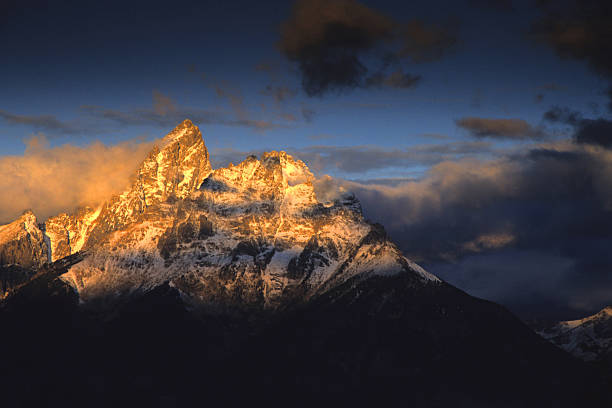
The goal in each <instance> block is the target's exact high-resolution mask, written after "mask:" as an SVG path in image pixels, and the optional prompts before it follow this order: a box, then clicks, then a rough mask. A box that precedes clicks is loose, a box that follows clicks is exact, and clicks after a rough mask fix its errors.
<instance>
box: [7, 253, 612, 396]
mask: <svg viewBox="0 0 612 408" xmlns="http://www.w3.org/2000/svg"><path fill="white" fill-rule="evenodd" d="M77 256H78V255H77ZM71 261H72V260H71V259H68V260H64V261H63V264H62V265H55V270H54V269H53V268H49V269H45V270H44V271H43V272H41V273H39V275H38V276H37V278H35V279H34V280H32V281H31V282H30V283H28V284H27V285H24V286H22V287H21V288H20V289H19V290H18V291H17V292H16V293H15V294H14V295H13V296H11V297H9V298H8V299H6V300H5V302H4V303H3V305H2V308H1V309H0V325H1V327H2V333H3V334H2V350H3V353H2V371H1V372H2V374H1V375H2V379H1V381H2V382H1V383H2V389H3V395H2V399H3V401H4V402H6V403H7V404H8V405H6V406H11V407H12V406H62V407H70V406H88V407H89V406H92V407H108V406H209V405H213V406H215V405H218V404H224V405H238V404H249V405H252V404H259V403H260V402H262V403H265V404H268V405H274V406H276V405H289V406H295V405H310V404H318V405H323V406H326V405H330V404H332V403H336V404H340V405H342V406H345V405H349V404H350V405H358V406H366V405H370V404H373V403H377V404H378V403H394V404H399V405H400V406H418V407H420V406H427V407H429V406H431V407H446V406H454V407H461V406H465V407H479V406H482V407H498V406H499V407H515V406H516V407H524V406H534V407H536V406H537V407H545V406H550V407H553V406H554V407H559V406H568V407H569V406H583V407H596V406H602V407H603V406H609V405H608V401H606V400H605V398H604V393H603V391H604V389H603V386H604V384H601V382H600V381H599V380H598V379H597V377H596V375H595V374H594V373H593V372H592V371H590V370H589V369H588V368H587V367H586V366H585V365H584V364H583V363H581V362H579V361H578V360H576V359H573V358H572V357H570V356H569V355H568V354H566V353H565V352H563V351H562V350H559V349H557V348H555V347H554V346H552V345H550V344H549V343H548V342H546V341H545V340H543V339H541V338H540V337H539V336H537V335H536V334H534V333H533V332H532V331H531V330H529V329H528V328H527V327H526V326H524V325H523V324H522V323H521V322H519V321H518V320H517V319H516V318H515V317H514V316H512V315H511V314H510V313H509V312H507V311H506V310H505V309H503V308H502V307H500V306H498V305H495V304H493V303H490V302H486V301H483V300H479V299H475V298H473V297H470V296H468V295H466V294H465V293H463V292H461V291H459V290H457V289H455V288H453V287H451V286H449V285H446V284H443V285H440V286H438V287H430V289H425V290H423V288H421V287H419V286H415V284H414V283H415V282H414V280H413V279H411V278H410V276H409V275H398V276H394V277H374V278H371V279H369V280H367V281H362V282H360V283H357V282H351V281H349V282H346V283H345V284H343V285H341V286H339V287H337V288H335V289H334V290H332V291H330V292H328V293H326V294H325V295H323V296H320V297H318V298H317V299H315V300H313V301H312V302H310V303H308V304H304V305H301V306H299V307H296V308H293V309H291V310H286V311H284V312H282V313H270V314H266V313H264V312H261V313H258V314H254V315H252V316H251V318H250V319H245V318H238V317H235V316H234V317H230V316H228V315H225V314H214V315H211V314H200V315H198V316H197V317H196V315H194V313H191V312H188V311H186V310H185V307H184V303H183V302H182V300H181V299H180V296H179V294H178V292H177V291H176V290H175V289H173V288H171V287H169V286H168V285H162V286H160V287H158V288H156V289H155V290H153V291H151V292H148V293H146V294H144V295H142V296H140V297H134V298H132V299H130V300H129V302H128V303H125V304H123V305H122V306H121V307H118V309H117V313H116V314H115V315H114V316H107V315H105V316H99V315H95V313H93V312H91V311H89V312H88V311H86V310H85V309H83V308H80V307H79V305H78V299H77V297H76V295H75V293H74V292H73V291H72V289H71V288H70V287H68V286H67V285H65V284H64V283H63V282H62V281H61V280H59V279H56V278H55V276H57V275H58V270H59V271H62V272H63V271H64V270H65V269H66V264H68V263H70V262H71ZM60 262H62V261H60Z"/></svg>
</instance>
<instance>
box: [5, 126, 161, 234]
mask: <svg viewBox="0 0 612 408" xmlns="http://www.w3.org/2000/svg"><path fill="white" fill-rule="evenodd" d="M152 146H153V143H152V142H146V141H142V140H131V141H127V142H123V143H120V144H118V145H115V146H106V145H104V144H102V143H100V142H95V143H92V144H90V145H88V146H85V147H79V146H74V145H70V144H66V145H62V146H58V147H50V146H49V144H48V142H47V139H46V137H45V136H44V135H42V134H38V135H34V136H32V137H31V138H30V139H29V140H27V142H26V150H25V153H24V155H23V156H3V157H0V174H2V177H0V191H2V194H3V196H4V199H3V200H0V223H2V224H4V223H8V222H11V221H12V220H13V219H15V218H17V217H18V216H19V214H21V213H22V212H23V210H24V209H27V208H30V209H32V210H33V211H34V213H35V214H36V215H37V217H38V219H39V221H43V220H45V219H46V218H48V217H50V216H53V215H56V214H58V213H61V212H65V211H70V210H72V209H74V208H75V207H77V206H82V205H90V206H93V205H96V204H99V203H101V202H103V201H105V200H106V199H108V198H110V196H111V195H112V194H114V193H118V192H121V191H122V190H123V189H124V188H126V187H127V186H129V183H130V180H129V177H130V175H131V174H132V173H133V172H134V171H135V170H136V168H137V167H138V165H139V164H140V162H141V161H142V160H143V159H144V158H145V155H146V153H147V152H148V151H149V150H150V149H151V148H152Z"/></svg>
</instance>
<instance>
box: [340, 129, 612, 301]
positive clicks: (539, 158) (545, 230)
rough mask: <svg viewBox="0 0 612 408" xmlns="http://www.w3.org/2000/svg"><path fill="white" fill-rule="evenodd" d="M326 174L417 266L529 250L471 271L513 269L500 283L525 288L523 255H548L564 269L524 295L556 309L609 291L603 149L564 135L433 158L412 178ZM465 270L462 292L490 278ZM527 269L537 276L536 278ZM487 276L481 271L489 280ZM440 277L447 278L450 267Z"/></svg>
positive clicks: (610, 173)
mask: <svg viewBox="0 0 612 408" xmlns="http://www.w3.org/2000/svg"><path fill="white" fill-rule="evenodd" d="M333 180H334V181H335V182H336V183H338V185H341V186H343V187H344V188H345V189H347V190H350V191H353V192H354V193H355V194H356V196H357V197H358V198H359V200H360V201H361V203H362V206H363V208H364V212H365V215H366V216H367V217H368V218H369V219H371V220H373V221H376V222H380V223H382V224H383V225H385V227H386V228H387V230H388V232H389V234H390V235H391V237H392V238H393V239H394V240H395V241H396V242H397V243H398V245H399V246H400V248H401V249H402V250H403V251H404V253H405V254H406V255H408V256H410V257H412V258H414V259H416V260H418V261H420V262H423V263H424V264H426V265H440V264H443V263H448V262H452V263H455V264H456V265H459V266H457V269H458V270H459V269H461V268H463V269H465V270H467V269H470V270H473V269H474V268H475V266H474V265H471V266H470V265H467V264H466V265H463V266H461V265H462V263H463V262H467V261H464V260H467V259H475V258H473V257H480V256H483V257H491V258H490V259H505V258H504V257H505V256H506V255H504V256H502V255H495V254H509V253H511V252H512V251H515V252H516V251H518V252H520V253H529V254H531V255H530V256H529V257H527V256H526V257H523V258H521V259H522V260H517V261H516V263H515V264H513V266H512V268H511V267H510V266H504V265H505V264H497V263H493V262H490V263H488V264H486V268H488V270H487V269H486V268H485V264H482V265H481V266H480V267H479V268H480V269H478V271H479V272H478V274H479V275H478V276H480V275H482V274H485V273H490V274H494V275H496V274H497V273H498V272H496V271H498V270H504V271H506V273H511V274H514V275H513V276H511V277H508V278H507V279H506V280H502V282H509V281H510V280H512V281H513V282H514V283H513V285H514V284H516V285H523V286H526V287H529V285H530V282H531V281H530V279H531V278H532V276H530V274H529V273H527V271H534V270H535V269H537V268H536V267H535V266H533V265H531V266H529V267H528V268H526V267H525V264H524V262H523V261H525V260H526V259H527V258H529V259H532V260H533V259H548V258H555V259H562V260H563V264H564V265H565V266H566V268H565V269H564V270H563V272H562V274H561V272H559V273H560V274H561V275H562V276H561V275H560V276H558V277H555V278H554V279H553V276H552V275H550V276H551V278H550V279H551V280H550V281H549V282H544V281H542V282H540V283H541V285H542V286H541V288H540V289H541V290H540V289H538V291H537V293H538V294H537V295H536V294H535V293H533V294H532V295H533V296H536V297H535V298H534V297H533V296H532V297H531V298H530V299H531V300H532V301H533V300H534V299H537V296H539V295H542V296H543V298H546V299H548V300H550V299H552V298H555V299H556V300H555V302H562V303H563V304H564V305H565V306H566V307H578V306H577V305H579V304H581V305H582V306H581V307H586V306H585V305H588V307H592V308H597V307H600V306H602V302H603V300H602V298H597V299H596V298H593V299H590V298H589V296H588V293H589V290H600V289H606V288H607V290H608V293H609V292H612V255H611V254H610V251H609V248H610V246H611V245H612V152H610V151H609V150H607V149H603V148H601V147H599V146H595V145H587V144H576V143H573V142H571V141H567V140H566V141H558V142H555V143H545V144H538V145H530V146H528V147H524V148H523V149H521V150H518V151H517V150H512V151H508V152H507V153H506V154H502V155H498V156H497V157H496V158H493V159H489V160H482V159H480V160H476V159H473V158H463V159H459V160H449V161H443V162H439V163H437V164H435V165H433V166H432V167H431V168H430V170H429V171H428V172H427V173H426V174H425V175H424V176H423V177H420V178H419V179H416V180H414V179H412V180H411V179H408V180H404V181H403V182H397V181H396V182H394V183H387V182H381V183H375V182H372V181H371V182H369V183H363V182H356V181H346V180H340V179H333ZM495 256H497V258H495ZM508 257H510V258H511V256H508ZM471 262H473V261H471ZM560 262H561V261H560ZM549 267H550V264H545V263H542V264H540V266H539V268H549ZM466 268H467V269H466ZM500 268H501V269H500ZM513 268H515V269H513ZM521 268H522V269H521ZM471 273H472V272H470V274H471ZM474 273H475V272H474ZM552 273H554V271H553V272H552ZM470 274H468V275H467V276H464V278H465V279H466V280H465V281H464V282H459V283H461V285H463V286H460V287H462V288H464V289H466V290H472V289H473V288H474V287H477V285H478V284H479V282H483V281H487V282H488V281H490V280H489V279H488V278H483V277H481V278H478V279H477V277H476V276H472V275H470ZM537 274H538V275H537V276H538V279H544V275H545V274H543V273H541V272H537ZM494 275H489V276H491V281H492V280H494V279H495V278H494ZM446 276H447V277H448V278H449V279H451V278H452V270H449V271H448V275H446ZM457 278H458V276H457ZM450 281H451V282H455V281H454V280H452V279H451V280H450ZM455 283H456V282H455ZM540 283H538V284H540ZM491 287H492V288H493V287H496V288H498V289H499V290H500V293H489V294H488V295H490V296H496V297H495V298H494V300H497V301H502V300H504V301H506V300H507V299H510V298H512V299H514V300H516V301H518V298H519V297H520V296H521V293H520V292H517V291H516V287H515V286H514V287H508V288H507V289H506V290H503V288H501V287H498V286H496V285H492V286H491ZM576 288H579V289H576ZM574 289H576V290H574ZM501 292H503V294H502V293H501ZM475 293H476V294H478V292H475ZM502 295H503V296H502ZM544 295H545V297H544ZM530 296H531V295H530ZM489 298H491V297H489ZM522 301H526V300H525V299H523V300H521V302H522ZM551 302H552V301H551ZM607 302H609V298H608V299H607ZM572 305H573V306H572Z"/></svg>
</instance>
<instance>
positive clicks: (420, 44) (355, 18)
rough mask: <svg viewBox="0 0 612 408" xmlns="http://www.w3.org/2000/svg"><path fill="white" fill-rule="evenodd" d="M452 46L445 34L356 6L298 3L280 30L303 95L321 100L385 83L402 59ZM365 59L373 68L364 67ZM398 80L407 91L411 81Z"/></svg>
mask: <svg viewBox="0 0 612 408" xmlns="http://www.w3.org/2000/svg"><path fill="white" fill-rule="evenodd" d="M453 43H454V36H453V35H451V34H449V33H448V32H447V31H446V30H445V29H443V28H438V27H435V28H434V27H428V26H426V25H424V24H423V23H421V22H419V21H412V22H409V23H407V24H402V23H399V22H397V21H395V20H393V19H392V18H390V17H388V16H386V15H384V14H382V13H380V12H378V11H376V10H374V9H371V8H369V7H367V6H365V5H363V4H361V3H359V2H357V1H355V0H331V1H328V0H298V1H296V2H295V4H294V6H293V9H292V12H291V16H290V17H289V18H288V20H287V21H285V23H284V24H283V25H282V27H281V39H280V41H279V44H278V46H279V49H280V50H281V52H282V53H283V54H284V55H285V56H286V57H287V58H288V59H289V60H291V61H294V62H296V63H297V64H298V67H299V70H300V72H301V75H302V87H303V89H304V91H305V92H306V93H307V94H308V95H309V96H315V95H316V96H321V95H323V94H325V93H327V92H330V91H342V90H347V89H352V88H357V87H364V86H368V78H374V79H371V81H375V82H376V78H379V76H381V75H382V77H381V78H384V77H387V76H389V75H390V74H389V73H387V72H386V69H387V68H388V67H389V66H394V67H395V68H396V70H397V66H398V65H399V62H400V59H401V58H405V57H409V58H411V59H412V60H413V61H414V62H423V61H429V60H432V59H435V58H438V57H440V56H441V55H442V54H443V53H444V52H445V51H446V50H447V49H448V48H449V47H450V46H452V44H453ZM398 44H399V46H398ZM398 47H399V49H398ZM368 58H369V60H373V61H376V62H375V63H374V64H369V63H366V60H367V59H368ZM372 65H376V67H375V69H372V68H371V66H372ZM391 75H392V74H391ZM402 75H403V77H404V80H403V81H399V82H398V81H397V80H396V81H394V83H395V84H396V85H400V87H404V88H407V87H408V86H406V85H407V84H408V83H409V82H410V81H406V79H409V78H413V79H414V78H415V76H413V75H409V74H402ZM396 79H400V78H399V77H397V74H396ZM378 82H381V81H378ZM381 83H382V82H381ZM370 85H371V84H370ZM401 85H403V86H401Z"/></svg>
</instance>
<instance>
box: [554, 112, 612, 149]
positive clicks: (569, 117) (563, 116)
mask: <svg viewBox="0 0 612 408" xmlns="http://www.w3.org/2000/svg"><path fill="white" fill-rule="evenodd" d="M544 118H545V119H547V120H549V121H551V122H561V123H565V124H568V125H570V126H572V127H573V128H574V140H575V142H576V143H579V144H592V145H599V146H602V147H606V148H610V147H612V121H611V120H608V119H604V118H597V119H586V118H584V117H582V115H581V114H580V113H579V112H576V111H571V110H569V109H565V108H559V107H555V108H553V109H551V110H549V111H548V112H546V113H545V114H544Z"/></svg>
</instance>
